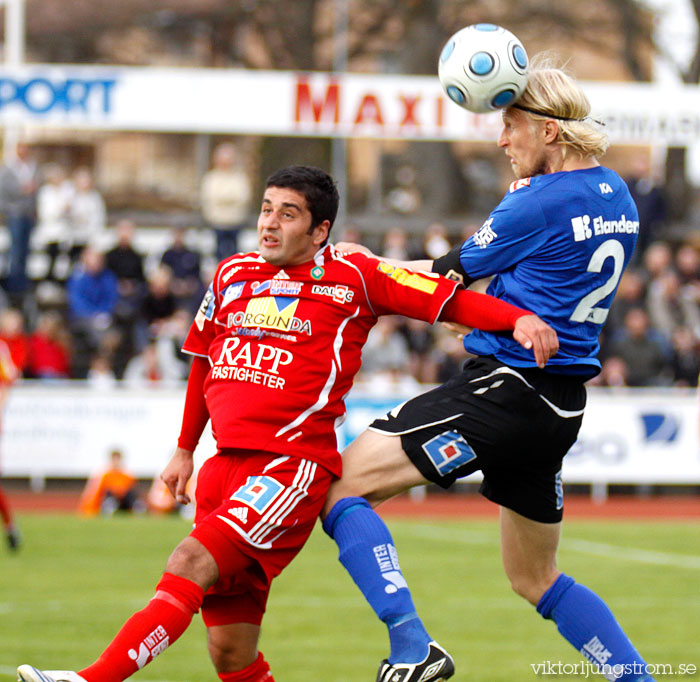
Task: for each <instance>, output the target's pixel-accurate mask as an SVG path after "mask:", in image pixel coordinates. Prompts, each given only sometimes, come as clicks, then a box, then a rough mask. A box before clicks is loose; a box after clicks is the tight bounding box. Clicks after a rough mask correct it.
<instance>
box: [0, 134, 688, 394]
mask: <svg viewBox="0 0 700 682" xmlns="http://www.w3.org/2000/svg"><path fill="white" fill-rule="evenodd" d="M642 166H643V164H640V167H639V168H637V169H635V172H636V175H635V176H632V177H630V178H628V184H629V186H630V188H631V190H632V192H633V194H634V195H635V199H636V201H637V203H638V205H639V208H640V221H641V223H642V231H643V232H644V235H645V236H644V238H642V239H640V243H639V248H638V250H637V252H636V254H635V257H634V260H633V263H632V264H631V265H630V267H629V268H628V269H627V271H626V272H625V273H624V275H623V276H622V278H621V281H620V286H619V291H618V294H617V297H616V299H615V301H614V302H613V305H612V307H611V309H610V311H609V316H608V320H607V324H606V326H605V328H604V332H603V335H602V337H601V361H602V363H603V370H602V372H601V374H600V375H599V376H598V377H596V378H595V379H593V380H592V381H591V384H595V385H602V386H697V385H698V374H699V372H700V242H697V241H693V240H691V239H688V240H687V241H685V242H682V243H679V244H670V243H669V242H667V241H663V240H661V239H660V238H659V237H660V236H661V233H662V225H663V221H664V206H663V197H662V193H661V192H660V191H659V189H658V188H657V187H656V186H655V185H654V184H653V183H651V182H650V181H649V180H648V168H647V167H642ZM227 173H228V174H229V175H228V176H227ZM234 190H235V191H234ZM231 196H233V197H234V198H235V201H232V202H229V203H228V204H227V197H228V198H229V199H230V197H231ZM32 202H33V204H32ZM249 202H250V187H249V185H247V181H246V179H245V174H244V173H243V172H242V170H241V169H240V168H239V167H238V165H237V164H236V157H235V150H234V148H233V147H232V146H231V145H228V144H224V145H221V146H220V147H219V148H217V149H216V150H215V151H214V154H213V157H212V170H211V171H210V172H209V173H207V174H206V175H205V177H204V179H203V183H202V206H201V208H202V223H201V224H200V225H199V226H197V227H192V228H184V227H177V228H173V229H172V230H171V232H170V241H169V244H167V246H165V247H164V248H163V249H162V250H161V251H159V252H158V253H153V252H150V253H144V252H142V251H140V250H139V248H138V247H137V246H136V243H137V241H138V240H137V239H136V237H137V235H138V232H139V230H144V231H145V230H148V229H149V228H143V227H141V228H140V227H138V226H137V225H136V224H134V222H132V221H131V220H129V219H120V220H117V221H116V222H115V224H112V225H110V224H109V223H108V219H107V211H106V209H105V203H104V201H103V199H102V197H101V195H100V193H99V192H98V191H97V190H96V189H95V187H94V183H93V177H92V173H91V172H90V171H89V170H88V169H86V168H79V169H77V170H75V171H74V172H73V173H72V174H69V173H67V172H66V170H65V169H63V168H62V167H61V166H59V165H57V164H53V163H51V164H47V165H46V166H45V167H43V168H41V169H39V168H37V166H36V164H35V163H34V161H33V159H32V156H31V150H29V149H28V148H26V147H24V146H21V147H20V148H18V157H17V160H16V161H15V162H14V164H6V165H5V166H3V168H2V170H0V210H2V211H3V213H4V215H5V219H6V224H7V227H8V231H9V233H10V237H11V239H10V240H9V243H8V252H7V253H6V254H5V260H6V266H5V277H4V279H3V282H2V284H3V286H2V289H0V339H2V340H4V341H5V342H6V343H7V345H8V347H9V349H10V352H11V354H12V358H13V360H14V362H15V364H16V365H17V367H18V368H19V370H20V371H21V373H22V375H23V376H24V377H26V378H32V379H44V380H45V379H85V380H87V381H89V382H90V383H92V384H93V385H95V386H99V387H104V386H113V385H118V384H122V385H129V386H142V385H153V384H157V383H160V382H164V381H172V380H181V379H183V378H185V377H186V376H187V372H188V359H187V358H186V357H185V356H183V355H182V353H181V352H180V350H179V349H180V346H181V343H182V341H183V340H184V338H185V335H186V334H187V331H188V328H189V325H190V323H191V321H192V319H193V316H194V314H195V313H196V310H197V307H198V305H199V302H200V301H201V299H202V296H203V294H204V292H205V290H206V286H207V285H208V281H209V279H210V277H211V273H210V272H209V269H210V268H209V265H210V264H215V263H216V262H217V260H218V256H219V255H220V254H221V253H222V249H224V248H228V245H230V244H235V243H237V239H238V233H239V230H240V229H241V228H242V226H243V224H244V221H243V216H244V215H245V214H246V212H248V211H249ZM32 205H33V209H32ZM476 228H478V225H475V224H471V223H470V224H467V225H465V226H464V229H463V231H462V233H461V234H454V233H450V232H449V231H448V230H447V228H446V227H445V225H443V224H442V223H440V222H433V223H431V224H428V225H426V228H425V230H424V232H423V235H422V237H421V238H416V237H415V236H413V237H412V236H411V235H410V234H409V233H408V232H407V231H406V230H405V229H404V228H403V227H402V226H401V225H397V226H395V227H393V228H391V229H389V230H387V231H386V233H385V235H384V237H383V240H382V241H381V243H374V244H372V243H370V246H372V247H373V248H374V250H375V251H376V252H378V253H380V255H382V256H385V257H387V258H394V259H400V260H413V259H424V258H429V259H434V258H436V257H438V256H440V255H442V254H443V253H445V252H446V251H447V250H449V249H450V248H451V247H452V246H453V245H454V244H456V243H459V242H461V241H462V240H464V239H465V238H466V237H468V236H469V235H470V234H472V233H473V232H474V231H475V229H476ZM196 229H201V230H210V231H212V232H213V234H214V235H215V240H212V241H215V244H216V247H215V248H212V249H211V250H212V252H211V253H202V252H201V251H200V250H199V249H198V248H194V247H193V246H191V245H190V240H189V239H188V236H191V235H192V233H193V231H194V230H196ZM336 232H337V233H338V236H337V239H339V240H346V241H361V242H362V241H364V239H363V237H364V236H363V235H362V234H361V232H359V231H358V230H357V229H356V228H354V227H353V226H352V225H349V224H348V225H345V226H340V227H339V228H338V229H337V230H336ZM653 238H656V241H654V240H653ZM27 240H30V241H27ZM30 251H33V252H35V253H40V254H41V255H42V256H43V259H44V266H43V269H42V271H41V272H40V274H39V275H38V276H36V275H34V276H33V277H32V278H30V277H27V273H26V270H27V258H28V255H29V253H30ZM478 284H481V286H482V289H481V290H483V289H484V288H485V286H484V283H478ZM464 357H465V355H464V350H463V348H462V344H461V341H460V339H459V338H458V336H457V335H456V334H455V332H454V330H448V329H446V328H444V327H443V326H441V325H436V326H434V327H430V326H428V325H426V324H424V323H421V322H416V321H413V320H406V319H402V318H386V319H382V320H381V321H380V322H379V324H377V325H376V327H375V328H374V329H373V330H372V332H371V334H370V337H369V339H368V342H367V345H366V347H365V351H364V355H363V369H362V372H361V375H360V379H361V380H364V381H365V382H366V384H368V385H370V386H372V387H375V388H377V389H378V390H382V389H387V390H395V389H402V388H406V389H407V390H412V389H416V387H417V385H418V384H426V383H427V384H430V383H437V382H443V381H445V380H446V379H447V378H449V377H450V376H451V375H453V374H454V373H455V372H457V371H458V370H459V368H460V366H461V364H462V362H463V361H464Z"/></svg>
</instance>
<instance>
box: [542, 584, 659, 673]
mask: <svg viewBox="0 0 700 682" xmlns="http://www.w3.org/2000/svg"><path fill="white" fill-rule="evenodd" d="M537 612H538V613H539V614H540V615H541V616H542V617H543V618H549V619H551V620H553V621H554V622H555V623H556V624H557V628H558V630H559V632H560V633H561V635H562V636H563V637H564V639H566V640H567V641H568V642H570V643H571V644H572V645H573V646H574V648H575V649H576V650H577V651H579V652H580V653H581V654H583V656H584V657H585V658H586V659H588V660H589V661H591V663H593V664H595V665H598V666H599V669H600V671H601V672H602V674H603V677H605V678H606V679H608V680H616V681H618V682H653V680H652V678H651V677H650V676H649V675H648V674H647V673H646V663H645V662H644V659H643V658H642V657H641V656H640V655H639V653H638V652H637V650H636V649H635V648H634V646H632V642H630V640H629V639H628V637H627V635H626V634H625V633H624V632H623V630H622V628H621V627H620V625H619V624H618V622H617V621H616V620H615V616H614V615H613V614H612V611H610V609H609V608H608V607H607V606H606V604H605V602H603V600H602V599H601V598H600V597H598V595H596V594H595V593H594V592H592V591H591V590H589V589H588V588H587V587H585V586H583V585H579V584H578V583H577V582H575V581H574V579H573V578H570V577H569V576H567V575H564V574H563V573H562V574H561V575H560V576H559V577H558V578H557V579H556V581H555V582H554V584H553V585H552V586H551V587H550V588H549V589H548V590H547V591H546V592H545V593H544V595H543V596H542V599H540V602H539V604H537Z"/></svg>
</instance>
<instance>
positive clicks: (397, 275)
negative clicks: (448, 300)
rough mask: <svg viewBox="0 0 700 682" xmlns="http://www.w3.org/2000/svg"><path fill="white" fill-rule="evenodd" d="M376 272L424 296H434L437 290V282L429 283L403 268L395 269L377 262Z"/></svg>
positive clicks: (427, 280)
mask: <svg viewBox="0 0 700 682" xmlns="http://www.w3.org/2000/svg"><path fill="white" fill-rule="evenodd" d="M377 270H379V272H381V273H383V274H385V275H387V276H388V277H391V279H393V280H394V281H395V282H397V283H398V284H400V285H402V286H405V287H410V288H411V289H416V290H418V291H422V292H424V293H426V294H434V293H435V289H437V282H434V281H431V280H430V279H428V278H427V277H425V276H423V275H419V274H418V273H417V272H409V271H408V270H404V269H403V268H396V267H394V266H393V265H389V263H385V262H384V261H379V265H377Z"/></svg>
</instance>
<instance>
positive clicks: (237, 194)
mask: <svg viewBox="0 0 700 682" xmlns="http://www.w3.org/2000/svg"><path fill="white" fill-rule="evenodd" d="M251 196H252V191H251V183H250V180H249V179H248V176H247V174H246V173H245V171H244V170H243V169H241V168H239V167H238V165H237V163H236V148H235V147H234V146H233V145H232V144H230V143H225V144H221V145H219V146H218V147H217V148H216V149H215V150H214V156H213V167H212V168H211V170H209V171H208V172H207V173H205V174H204V177H203V178H202V185H201V189H200V204H201V210H202V217H203V218H204V220H205V222H206V224H207V225H208V226H209V227H211V228H212V229H213V230H214V231H215V233H216V259H217V261H221V260H223V259H224V258H227V257H228V256H230V255H232V254H234V253H236V252H237V251H238V232H239V231H240V230H241V229H242V228H243V227H245V225H246V221H247V219H248V217H249V214H250V201H251Z"/></svg>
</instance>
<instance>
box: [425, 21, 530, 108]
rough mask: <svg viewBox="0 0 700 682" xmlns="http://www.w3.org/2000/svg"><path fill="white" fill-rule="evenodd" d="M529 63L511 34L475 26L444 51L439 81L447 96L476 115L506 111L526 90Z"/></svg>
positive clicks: (455, 37)
mask: <svg viewBox="0 0 700 682" xmlns="http://www.w3.org/2000/svg"><path fill="white" fill-rule="evenodd" d="M528 66H529V59H528V56H527V52H526V51H525V48H524V47H523V44H522V43H521V42H520V41H519V40H518V38H517V37H516V36H515V35H513V34H512V33H511V32H510V31H508V30H506V29H505V28H503V27H501V26H496V25H494V24H473V25H471V26H466V27H465V28H463V29H460V30H459V31H457V33H455V34H454V35H453V36H452V37H451V38H450V39H449V40H448V41H447V42H446V43H445V47H443V48H442V53H441V54H440V59H439V61H438V78H439V79H440V83H442V87H443V88H444V90H445V92H446V93H447V96H448V97H449V98H450V99H451V100H452V101H453V102H455V103H456V104H459V106H460V107H463V108H464V109H468V110H469V111H473V112H475V113H485V112H489V111H496V110H497V109H504V108H505V107H508V106H510V105H511V104H513V103H514V102H515V101H516V100H517V99H518V97H520V95H522V94H523V92H524V90H525V88H526V87H527V72H528Z"/></svg>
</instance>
